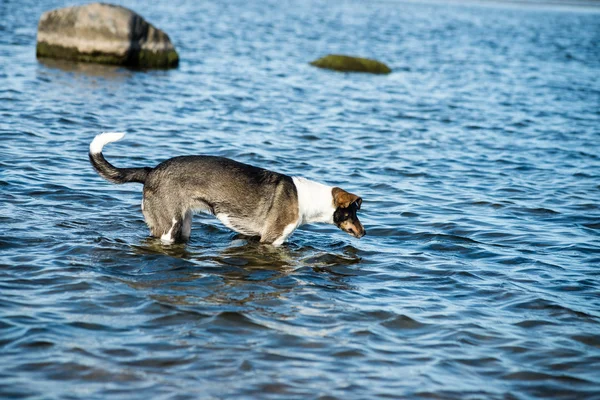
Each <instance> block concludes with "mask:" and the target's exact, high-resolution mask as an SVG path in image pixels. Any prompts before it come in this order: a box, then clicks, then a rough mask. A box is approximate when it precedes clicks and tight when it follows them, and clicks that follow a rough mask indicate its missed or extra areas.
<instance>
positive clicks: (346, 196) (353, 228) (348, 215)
mask: <svg viewBox="0 0 600 400" xmlns="http://www.w3.org/2000/svg"><path fill="white" fill-rule="evenodd" d="M331 193H332V194H333V205H334V206H335V211H334V213H333V223H334V224H335V225H336V226H337V227H338V228H340V229H341V230H343V231H344V232H347V233H349V234H351V235H352V236H354V237H356V238H361V237H363V236H365V234H366V233H367V232H365V228H363V226H362V224H361V223H360V221H359V220H358V217H357V216H356V211H358V210H360V205H361V204H362V199H361V198H360V197H358V196H357V195H355V194H352V193H348V192H346V191H345V190H343V189H340V188H339V187H335V188H333V190H332V191H331Z"/></svg>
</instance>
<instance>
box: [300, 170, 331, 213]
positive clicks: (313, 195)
mask: <svg viewBox="0 0 600 400" xmlns="http://www.w3.org/2000/svg"><path fill="white" fill-rule="evenodd" d="M292 180H293V181H294V185H296V190H297V191H298V212H299V214H300V224H308V223H311V222H325V223H328V224H333V213H334V212H335V206H334V205H333V193H332V190H333V187H331V186H327V185H323V184H322V183H319V182H315V181H311V180H309V179H306V178H300V177H297V176H293V177H292Z"/></svg>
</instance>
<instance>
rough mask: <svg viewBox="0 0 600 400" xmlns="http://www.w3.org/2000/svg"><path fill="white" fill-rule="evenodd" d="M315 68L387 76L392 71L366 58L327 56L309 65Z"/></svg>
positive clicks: (382, 64)
mask: <svg viewBox="0 0 600 400" xmlns="http://www.w3.org/2000/svg"><path fill="white" fill-rule="evenodd" d="M310 64H311V65H314V66H315V67H319V68H326V69H332V70H334V71H342V72H368V73H371V74H389V73H390V72H392V70H391V69H390V68H389V67H388V66H387V65H385V64H384V63H382V62H379V61H377V60H370V59H368V58H360V57H351V56H344V55H339V54H329V55H327V56H325V57H322V58H319V59H318V60H315V61H313V62H311V63H310Z"/></svg>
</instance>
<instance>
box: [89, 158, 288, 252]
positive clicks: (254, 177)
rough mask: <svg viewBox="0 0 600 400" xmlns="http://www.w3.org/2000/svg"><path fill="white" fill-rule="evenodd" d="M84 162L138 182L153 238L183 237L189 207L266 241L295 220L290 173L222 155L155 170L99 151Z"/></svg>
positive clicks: (105, 175)
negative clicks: (116, 162) (114, 160)
mask: <svg viewBox="0 0 600 400" xmlns="http://www.w3.org/2000/svg"><path fill="white" fill-rule="evenodd" d="M90 161H91V162H92V165H93V166H94V168H95V169H96V171H98V173H99V174H100V175H101V176H102V177H103V178H105V179H107V180H109V181H111V182H115V183H126V182H138V183H144V198H143V203H142V210H143V214H144V218H145V220H146V223H147V224H148V227H149V228H150V232H151V234H152V235H153V236H156V237H161V236H162V235H164V234H166V233H168V232H171V234H170V236H171V238H172V239H174V240H175V241H184V240H187V239H188V236H189V225H190V224H191V214H192V211H206V212H209V213H211V214H214V215H218V214H222V215H226V216H227V221H228V222H229V225H230V226H229V227H230V228H231V229H233V230H235V231H237V232H239V233H242V234H245V235H249V236H260V240H261V242H265V243H272V242H274V241H275V240H276V239H277V238H279V237H280V236H281V234H282V232H283V231H284V229H285V227H286V226H288V225H289V224H293V223H296V222H297V221H298V218H299V215H298V212H299V210H298V194H297V191H296V186H295V185H294V182H293V180H292V178H291V177H289V176H287V175H283V174H280V173H277V172H273V171H268V170H266V169H262V168H258V167H254V166H251V165H247V164H243V163H240V162H237V161H233V160H230V159H227V158H223V157H214V156H181V157H174V158H171V159H169V160H167V161H164V162H162V163H161V164H159V165H157V166H156V167H155V168H148V167H146V168H116V167H114V166H113V165H111V164H110V163H109V162H108V161H106V160H105V159H104V157H103V156H102V154H101V153H97V154H90Z"/></svg>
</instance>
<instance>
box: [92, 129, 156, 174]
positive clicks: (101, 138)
mask: <svg viewBox="0 0 600 400" xmlns="http://www.w3.org/2000/svg"><path fill="white" fill-rule="evenodd" d="M124 136H125V133H123V132H106V133H101V134H100V135H98V136H96V137H95V138H94V140H93V141H92V143H90V162H91V163H92V166H93V167H94V169H95V170H96V172H98V173H99V174H100V176H101V177H103V178H104V179H106V180H107V181H111V182H114V183H127V182H138V183H144V182H146V178H147V177H148V174H149V173H150V171H152V168H148V167H144V168H117V167H115V166H114V165H112V164H111V163H109V162H108V161H106V159H105V158H104V156H103V155H102V148H103V147H104V145H105V144H107V143H111V142H116V141H117V140H121V139H123V137H124Z"/></svg>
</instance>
